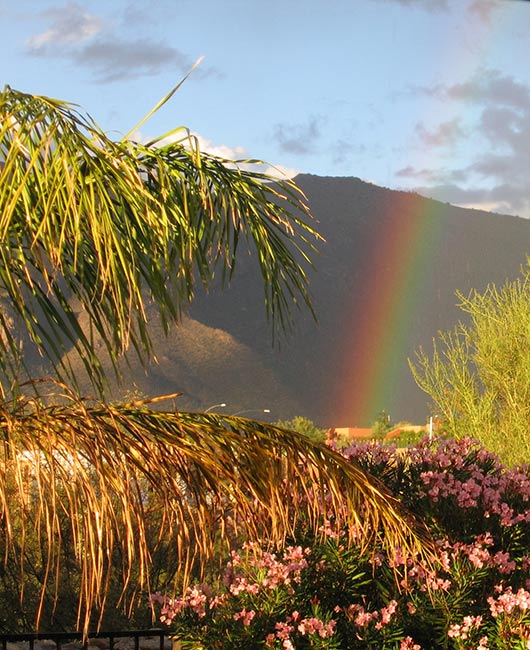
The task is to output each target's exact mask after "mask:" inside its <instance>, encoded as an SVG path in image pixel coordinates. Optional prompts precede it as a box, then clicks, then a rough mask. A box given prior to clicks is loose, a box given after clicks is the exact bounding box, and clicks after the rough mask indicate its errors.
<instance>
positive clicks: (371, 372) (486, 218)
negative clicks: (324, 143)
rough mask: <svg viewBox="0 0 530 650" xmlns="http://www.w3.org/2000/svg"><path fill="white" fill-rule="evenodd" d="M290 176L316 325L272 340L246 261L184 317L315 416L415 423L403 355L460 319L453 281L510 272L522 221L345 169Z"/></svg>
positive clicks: (417, 412)
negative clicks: (240, 352)
mask: <svg viewBox="0 0 530 650" xmlns="http://www.w3.org/2000/svg"><path fill="white" fill-rule="evenodd" d="M296 181H297V183H298V184H299V186H300V187H301V188H302V189H303V190H304V192H305V193H306V195H307V197H308V201H309V205H310V206H311V209H312V211H313V214H314V216H315V218H316V219H317V221H318V230H319V232H321V234H322V235H323V236H324V237H325V238H326V243H325V244H324V245H323V246H322V247H321V254H320V255H319V256H318V258H317V259H316V266H317V269H316V271H314V272H311V274H310V277H311V287H312V293H313V296H314V304H315V308H316V311H317V316H318V323H316V324H315V323H314V322H313V321H312V319H311V318H310V317H309V316H308V315H307V314H306V313H305V314H304V313H303V314H301V317H300V319H299V323H298V328H297V332H296V335H295V336H294V337H292V338H291V339H290V340H288V341H287V343H285V344H284V345H282V347H281V349H280V350H274V349H272V347H271V341H270V333H269V331H268V329H267V325H266V323H265V319H264V316H263V313H264V312H263V306H262V300H263V297H262V292H261V288H260V286H259V277H258V274H257V273H255V272H252V271H251V270H250V269H248V268H246V267H247V260H243V263H242V264H241V267H242V268H240V269H239V271H240V272H239V274H238V273H237V272H236V277H235V280H234V282H233V284H232V286H231V287H230V289H229V290H228V291H224V292H220V291H214V292H211V293H210V294H209V295H208V296H204V295H199V296H198V298H197V300H196V302H195V303H194V305H193V307H192V310H191V313H192V315H193V317H194V318H196V319H198V320H199V321H201V322H203V323H206V324H208V325H209V326H211V327H216V328H220V329H223V330H225V331H228V332H230V333H231V334H232V335H233V336H234V337H235V338H236V339H237V340H239V341H241V342H243V343H245V344H246V345H248V346H249V347H250V348H251V349H252V350H254V351H255V352H256V353H257V354H259V355H260V358H262V359H264V360H266V363H267V364H268V365H269V367H271V368H272V369H273V371H274V373H275V374H276V376H277V377H278V378H279V379H280V380H281V382H282V383H283V384H284V385H286V386H288V387H289V390H290V392H291V393H293V394H294V395H295V396H296V397H297V398H298V399H299V401H300V402H301V403H302V405H303V408H304V412H303V415H306V416H308V417H310V418H311V419H313V420H315V421H316V422H317V423H318V424H320V425H335V426H353V425H357V426H361V425H369V424H370V423H371V422H372V421H373V419H374V417H375V416H376V414H377V413H378V412H379V411H381V410H383V409H384V410H386V411H387V412H388V413H390V415H391V416H392V418H393V419H394V420H401V419H407V420H412V421H416V422H423V421H424V420H425V418H426V417H427V416H428V415H429V405H428V398H427V397H426V396H425V395H424V394H423V393H421V391H419V389H417V387H416V385H415V384H414V381H413V379H412V377H411V374H410V370H409V368H408V364H407V358H408V357H411V356H413V355H414V351H415V350H416V349H418V347H419V346H420V345H423V346H426V347H427V348H428V346H429V345H430V342H431V340H432V338H433V337H434V336H435V335H436V333H437V331H438V330H440V329H447V328H449V327H453V325H454V324H456V322H457V321H458V319H460V318H461V316H462V315H461V312H460V311H459V310H458V309H457V308H456V298H455V290H456V289H460V290H461V291H463V292H464V293H465V292H467V291H469V290H470V289H471V288H476V289H479V290H480V289H482V288H484V287H485V286H486V285H487V284H488V283H490V282H495V283H497V284H502V283H504V282H505V281H506V280H508V279H512V278H514V277H515V276H517V274H518V273H519V271H520V268H521V265H523V264H524V263H525V261H526V256H527V254H528V253H530V223H529V222H528V221H527V220H524V219H519V218H516V217H510V216H504V215H495V214H490V213H487V212H482V211H477V210H466V209H463V208H456V207H453V206H450V205H447V204H443V203H440V202H437V201H432V200H429V199H425V198H422V197H419V196H417V195H414V194H411V193H404V192H397V191H393V190H388V189H384V188H380V187H377V186H375V185H371V184H369V183H365V182H363V181H361V180H359V179H355V178H321V177H317V176H310V175H300V176H298V177H297V178H296ZM242 271H243V272H242ZM282 415H283V416H284V417H287V416H288V415H289V414H282Z"/></svg>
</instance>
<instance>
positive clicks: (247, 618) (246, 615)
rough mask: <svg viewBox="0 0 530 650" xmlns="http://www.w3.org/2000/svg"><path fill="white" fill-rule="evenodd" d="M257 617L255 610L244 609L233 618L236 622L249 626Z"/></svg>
mask: <svg viewBox="0 0 530 650" xmlns="http://www.w3.org/2000/svg"><path fill="white" fill-rule="evenodd" d="M255 616H256V612H255V611H254V610H253V609H250V610H247V609H246V608H243V609H242V610H241V611H240V612H236V613H235V614H234V615H233V616H232V618H233V619H234V621H239V620H241V622H242V623H243V625H245V626H247V627H248V626H249V625H250V624H251V623H252V620H253V619H254V617H255Z"/></svg>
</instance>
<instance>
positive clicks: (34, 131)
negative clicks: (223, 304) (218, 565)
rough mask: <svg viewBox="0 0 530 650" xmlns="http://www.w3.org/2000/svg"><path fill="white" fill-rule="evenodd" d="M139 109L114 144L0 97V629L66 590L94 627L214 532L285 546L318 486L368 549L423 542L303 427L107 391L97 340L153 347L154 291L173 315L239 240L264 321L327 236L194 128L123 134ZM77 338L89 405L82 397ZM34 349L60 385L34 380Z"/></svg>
mask: <svg viewBox="0 0 530 650" xmlns="http://www.w3.org/2000/svg"><path fill="white" fill-rule="evenodd" d="M175 90H176V89H174V90H173V91H172V92H171V93H169V95H168V96H167V97H166V98H164V100H162V102H160V104H159V105H158V106H157V107H155V108H158V107H159V106H160V105H162V104H163V103H164V102H165V101H167V100H168V99H169V98H170V96H171V95H172V94H173V92H174V91H175ZM147 117H148V116H147ZM144 119H146V118H144ZM143 122H144V120H142V121H141V122H140V123H139V124H138V125H136V126H135V127H134V128H133V129H132V130H131V132H130V133H129V134H127V135H126V136H125V137H124V138H123V139H122V140H120V141H113V140H111V139H109V137H108V136H107V135H106V134H105V133H104V131H103V130H102V129H100V127H98V126H97V125H96V124H95V123H94V122H93V121H92V120H91V119H90V118H89V117H87V116H85V115H83V114H81V113H80V112H79V111H78V110H77V109H75V108H74V107H73V106H72V105H70V104H67V103H65V102H63V101H59V100H55V99H50V98H47V97H39V96H33V95H28V94H24V93H21V92H19V91H16V90H13V89H11V88H9V87H6V88H5V89H4V91H3V92H2V93H1V94H0V254H1V257H2V259H1V264H0V298H1V300H2V305H3V307H2V310H1V311H0V365H1V368H2V371H3V374H2V377H1V393H2V398H3V402H2V403H1V405H0V431H1V436H2V446H1V447H0V455H1V463H0V521H1V524H2V529H3V533H4V534H3V536H2V539H1V542H0V544H1V549H0V552H1V554H2V558H3V563H4V565H3V566H4V576H7V577H6V578H5V580H4V581H3V582H2V587H4V588H5V589H7V590H9V589H14V590H15V591H16V595H17V596H18V597H19V598H20V599H22V601H21V602H22V603H23V606H21V607H20V616H17V615H15V613H14V614H13V616H10V617H9V618H7V619H6V620H3V621H2V625H4V626H15V627H16V626H18V625H24V626H27V625H29V624H31V622H32V620H33V623H35V622H36V623H39V621H41V622H42V621H44V623H45V624H46V626H47V627H49V626H51V625H53V620H51V619H50V617H53V611H54V608H56V607H57V602H61V597H62V596H63V595H64V596H65V597H66V598H67V599H70V597H71V596H72V595H73V594H75V596H76V600H77V611H76V612H75V608H74V607H73V606H72V602H71V601H70V600H69V605H70V608H71V611H74V616H75V619H76V625H80V626H83V628H84V630H85V631H86V630H87V629H88V627H89V626H90V625H95V624H97V623H98V622H100V621H101V620H103V618H102V617H104V613H105V609H107V610H108V609H112V608H114V607H116V606H117V604H119V605H120V607H123V608H125V609H126V610H127V608H128V607H129V608H132V609H134V607H135V605H136V603H137V600H136V598H137V597H141V593H142V590H144V591H145V590H152V589H153V588H154V589H156V588H158V587H161V588H162V587H163V588H168V589H172V590H179V589H183V588H184V587H185V586H186V584H187V583H188V582H189V580H190V577H191V575H192V574H193V575H195V574H197V575H199V576H200V575H201V572H203V571H204V570H205V567H206V566H207V561H208V559H209V558H212V556H213V555H214V554H215V553H216V552H218V551H219V549H220V548H221V547H220V540H222V541H224V542H225V543H226V544H230V542H232V541H233V540H234V539H235V538H236V537H238V536H240V535H241V536H243V537H245V538H246V539H248V541H249V542H251V541H256V540H257V539H260V540H263V541H265V542H267V541H268V542H270V543H271V544H275V545H281V543H282V541H283V540H284V539H285V538H286V537H287V536H289V535H292V534H293V533H294V530H293V528H294V526H295V524H296V521H297V517H298V516H299V514H297V513H299V512H305V516H306V517H307V521H308V524H309V526H310V527H311V525H312V526H313V527H314V528H318V525H319V513H318V507H319V504H320V503H322V502H323V501H324V500H326V503H327V504H328V507H329V508H330V511H332V512H335V515H336V517H337V519H338V521H343V522H344V524H345V525H346V524H349V529H350V530H351V531H352V537H353V534H354V533H355V535H356V536H358V537H359V539H360V540H362V542H363V545H365V544H368V543H370V541H371V540H372V539H373V536H374V534H375V533H376V531H377V534H379V531H381V530H382V531H383V532H384V535H383V538H384V539H385V542H386V544H387V545H389V546H394V545H396V544H398V543H402V544H404V545H405V546H406V547H407V548H408V547H409V546H410V550H411V552H412V551H413V549H418V548H421V542H422V539H423V540H424V539H425V538H422V537H421V535H420V536H415V535H414V534H413V533H414V531H415V530H416V531H417V530H418V529H417V527H416V525H415V524H414V522H412V521H411V520H410V519H407V518H406V517H405V516H404V514H403V512H402V509H401V508H400V505H399V502H398V501H397V500H396V499H395V498H394V497H392V496H391V495H390V494H389V493H388V492H387V490H386V489H385V488H384V486H383V485H382V484H381V483H380V482H378V481H376V480H375V479H371V478H370V477H369V476H368V475H367V474H366V473H365V472H364V471H362V470H360V469H359V468H358V467H356V466H354V465H352V464H350V463H348V462H347V461H346V460H345V459H344V458H342V457H341V456H339V455H338V454H336V453H335V452H333V451H332V450H329V449H327V448H325V447H323V446H321V445H318V444H314V443H312V442H311V441H308V439H307V437H305V436H304V437H302V436H301V435H300V434H297V433H295V432H289V431H286V430H282V429H279V428H277V427H274V426H270V425H265V424H259V423H256V422H252V421H249V420H247V419H244V418H240V417H234V416H232V417H223V416H221V415H216V414H212V413H207V414H203V413H182V412H172V411H163V410H154V408H152V406H153V402H156V400H152V401H151V402H150V401H149V400H136V401H134V400H133V401H131V402H130V403H128V404H107V403H106V402H105V399H104V397H105V375H104V373H103V370H102V366H101V363H100V360H99V354H100V350H98V348H97V341H101V342H102V349H103V351H104V352H105V353H106V354H108V355H110V357H111V359H113V361H114V362H115V364H116V363H117V360H118V359H119V358H120V356H121V355H123V354H125V353H126V352H127V351H129V350H132V351H133V353H134V354H140V355H142V356H144V357H145V356H146V355H148V354H149V352H150V339H149V330H148V323H147V320H146V317H145V311H144V306H145V301H147V300H149V301H153V302H154V303H155V304H156V305H157V307H158V310H159V314H160V317H161V320H162V322H163V323H164V324H165V325H168V324H169V322H170V321H171V320H176V321H178V319H179V317H180V314H181V312H182V310H183V309H184V308H185V307H186V305H187V304H188V303H189V302H190V301H191V300H192V299H193V293H194V286H195V283H196V282H199V283H202V284H203V285H205V286H209V285H210V284H211V283H212V282H213V281H214V280H217V279H218V278H221V279H222V281H223V282H225V283H226V282H229V280H230V278H231V276H232V274H233V273H234V270H235V268H236V257H237V252H238V251H239V250H241V248H240V247H241V245H242V243H243V242H245V243H246V244H247V245H248V247H249V248H250V250H251V252H252V253H253V255H254V258H255V259H256V262H257V263H258V265H259V267H260V269H261V273H262V278H263V286H264V291H265V305H266V308H267V310H268V314H269V316H270V318H271V320H272V322H273V331H275V330H274V328H276V330H282V331H283V330H285V329H287V330H288V329H289V327H290V325H291V324H292V322H293V321H292V319H293V317H294V316H293V311H294V310H295V309H296V308H297V307H298V306H299V305H303V304H305V305H306V306H307V307H308V308H311V303H310V298H309V291H308V287H307V278H306V273H305V268H306V265H307V264H308V263H310V258H311V255H312V252H313V251H314V248H315V243H316V242H317V241H318V239H319V238H318V235H317V234H316V232H315V231H314V229H313V227H312V225H311V221H310V215H309V212H308V209H307V207H306V206H305V204H304V197H303V196H302V195H301V194H300V192H299V191H298V190H297V188H296V186H295V185H294V184H293V183H292V182H290V181H281V182H278V183H271V182H270V181H271V179H270V178H268V177H267V176H264V175H263V174H260V173H257V172H254V171H246V170H245V169H243V168H242V167H240V166H238V165H237V164H236V165H233V164H232V165H227V164H226V163H227V161H224V160H222V159H219V158H216V157H213V156H209V155H206V154H204V153H203V152H201V151H199V148H198V145H197V142H196V141H195V139H194V138H193V137H192V136H191V135H190V134H189V133H188V132H187V131H186V130H185V129H179V130H177V131H175V132H172V133H170V134H165V136H164V138H162V137H161V138H156V139H153V140H152V141H150V142H148V143H139V142H135V141H134V140H131V139H130V135H131V133H133V132H135V131H136V130H137V128H138V127H139V126H140V125H141V124H143ZM238 246H239V248H238ZM83 321H86V322H87V324H86V325H82V322H83ZM71 348H73V349H75V351H76V352H77V354H78V355H79V356H80V357H81V359H82V360H83V363H84V365H85V367H86V369H87V372H88V374H89V375H90V376H91V377H92V380H93V383H94V389H95V390H96V391H97V393H96V394H97V395H98V399H82V398H81V397H79V395H77V394H76V377H75V376H73V373H72V369H71V367H70V366H69V364H68V361H67V359H68V356H65V352H68V351H69V350H70V349H71ZM32 352H36V353H37V356H39V355H40V356H42V357H45V358H47V359H48V362H49V363H50V364H51V366H50V367H51V370H50V372H53V375H52V376H53V382H42V381H32V382H30V383H29V384H28V383H25V380H26V379H27V378H28V376H30V375H31V366H30V364H29V363H28V362H27V359H28V355H31V353H32ZM115 367H116V369H117V365H115ZM170 397H173V396H170ZM286 485H287V486H289V489H290V490H292V494H291V497H290V498H289V499H286V498H285V491H286ZM344 499H345V501H344ZM344 505H346V507H344ZM300 508H302V510H300ZM356 538H357V537H356ZM424 548H426V547H425V546H424ZM157 558H158V563H156V562H155V561H154V560H155V559H157ZM160 567H163V569H161V570H159V571H157V568H158V569H160ZM26 578H28V580H27V579H26ZM26 583H28V587H27V589H26ZM65 587H67V589H66V591H64V588H65ZM11 595H12V594H11ZM9 597H10V594H9V593H5V594H3V595H2V598H3V602H8V601H10V602H13V598H11V600H10V598H9ZM28 599H29V601H30V602H29V604H28ZM24 603H25V604H24ZM31 616H34V619H31ZM44 616H46V617H47V618H46V620H45V619H44V618H43V617H44Z"/></svg>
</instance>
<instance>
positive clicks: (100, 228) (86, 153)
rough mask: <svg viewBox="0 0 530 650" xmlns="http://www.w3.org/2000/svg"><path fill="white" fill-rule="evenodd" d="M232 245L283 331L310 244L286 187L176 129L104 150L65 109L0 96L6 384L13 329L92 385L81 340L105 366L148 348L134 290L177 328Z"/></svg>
mask: <svg viewBox="0 0 530 650" xmlns="http://www.w3.org/2000/svg"><path fill="white" fill-rule="evenodd" d="M170 95H171V93H170ZM170 95H168V97H167V98H169V96H170ZM167 98H165V99H167ZM162 103H163V102H162ZM241 239H243V240H246V242H245V243H246V244H247V246H248V247H249V248H250V250H251V251H253V253H254V255H255V258H256V262H257V264H258V265H259V268H260V269H261V273H262V277H263V285H264V289H265V304H266V308H267V312H268V314H269V316H270V317H271V319H272V322H273V324H274V325H277V326H279V327H280V328H283V329H288V328H289V326H290V324H291V317H292V314H293V311H294V309H295V308H296V307H298V306H300V305H304V304H305V305H306V306H308V307H309V308H311V302H310V296H309V289H308V283H307V276H306V269H307V265H308V263H309V264H310V255H311V254H312V253H313V252H314V251H315V246H314V244H315V242H316V241H317V240H318V239H319V236H318V235H317V233H316V232H315V230H314V229H313V228H312V226H311V218H310V215H309V210H308V208H307V206H306V205H305V203H304V197H303V195H302V194H301V193H300V191H299V190H298V189H297V188H296V186H295V185H294V183H292V182H291V181H280V182H276V183H272V182H271V178H270V177H268V176H266V175H264V174H261V173H258V172H251V171H247V170H246V169H244V168H241V167H240V166H238V165H237V164H236V165H228V164H227V161H225V160H222V159H220V158H216V157H214V156H210V155H206V154H205V153H203V152H201V151H200V149H199V146H198V143H197V140H196V138H194V137H193V136H192V135H190V134H189V133H188V132H187V130H186V129H180V130H177V134H175V133H174V134H173V140H172V141H171V142H168V143H166V144H163V142H162V141H160V140H159V139H155V140H154V141H153V142H151V143H150V144H141V143H138V142H135V141H132V140H121V141H117V142H115V141H113V140H111V139H110V138H109V137H108V136H107V135H106V134H105V133H104V132H103V131H102V130H101V129H100V127H99V126H98V125H97V124H95V123H94V122H93V121H92V120H91V118H90V117H88V116H85V115H83V114H82V113H80V112H79V111H78V110H77V109H76V108H75V107H74V106H73V105H70V104H67V103H65V102H63V101H59V100H55V99H50V98H48V97H40V96H34V95H28V94H24V93H21V92H18V91H16V90H13V89H11V88H9V87H6V88H5V89H4V91H3V92H2V93H1V94H0V298H1V299H3V300H4V301H5V302H7V303H8V304H10V305H11V306H12V308H13V310H14V313H15V314H16V316H17V318H18V322H17V325H16V326H15V327H14V328H13V327H10V326H9V321H8V320H6V319H5V318H3V317H2V318H0V363H2V365H3V370H4V372H5V373H7V375H8V377H9V378H10V379H11V380H12V379H13V374H14V373H13V371H12V367H11V366H13V365H14V366H15V367H16V359H17V355H18V351H19V344H18V341H17V337H16V336H15V334H14V331H16V330H17V328H19V327H20V325H22V326H23V327H24V328H25V329H26V330H27V333H28V336H29V338H30V339H31V340H32V341H33V342H34V343H36V344H37V346H38V348H39V351H40V352H41V354H44V355H48V356H49V357H51V358H52V361H53V362H54V363H56V364H57V363H58V362H59V361H60V359H61V358H62V357H63V354H64V352H65V351H66V350H67V349H68V348H70V347H75V348H77V350H78V352H79V353H80V355H81V358H82V359H83V361H84V363H85V366H86V368H87V369H89V371H90V375H91V376H92V378H93V380H94V383H95V385H96V386H98V387H100V388H101V386H102V379H103V373H102V370H101V367H100V365H99V363H98V359H97V356H96V355H95V354H94V346H93V340H94V339H93V336H94V333H95V334H97V335H98V336H100V337H102V340H103V342H104V345H105V346H106V348H107V351H108V352H109V354H110V355H111V358H112V359H113V360H114V361H115V360H116V359H117V357H118V355H119V354H121V353H123V352H124V351H125V350H126V349H127V348H129V347H130V346H132V347H133V348H134V349H135V351H136V353H139V354H142V355H145V353H149V351H150V340H149V332H148V328H147V323H146V319H145V314H144V310H143V304H144V300H145V297H146V293H147V294H148V295H149V297H150V298H152V299H153V300H154V302H155V303H156V304H157V306H158V308H159V310H160V313H161V315H162V319H163V321H164V323H166V325H167V323H168V322H169V321H170V320H178V318H179V315H180V312H181V310H182V308H183V307H184V306H185V305H187V304H188V303H189V302H190V301H191V300H192V299H193V295H194V288H195V286H196V283H197V282H200V283H202V284H203V285H204V286H205V287H209V286H210V285H211V284H212V283H213V282H214V280H215V281H217V278H218V277H219V278H220V280H221V281H222V282H228V281H229V280H230V278H231V276H232V274H233V272H234V268H235V264H236V251H237V250H238V245H239V243H240V240H241ZM79 310H84V311H86V312H87V314H88V315H89V319H90V324H91V328H92V331H88V332H87V331H83V329H82V328H81V327H80V325H79V322H78V318H77V313H78V311H79ZM13 359H14V361H13ZM9 360H11V365H10V363H9ZM64 370H66V369H64V368H63V371H64ZM70 379H71V378H70ZM3 383H4V384H5V382H3Z"/></svg>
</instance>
